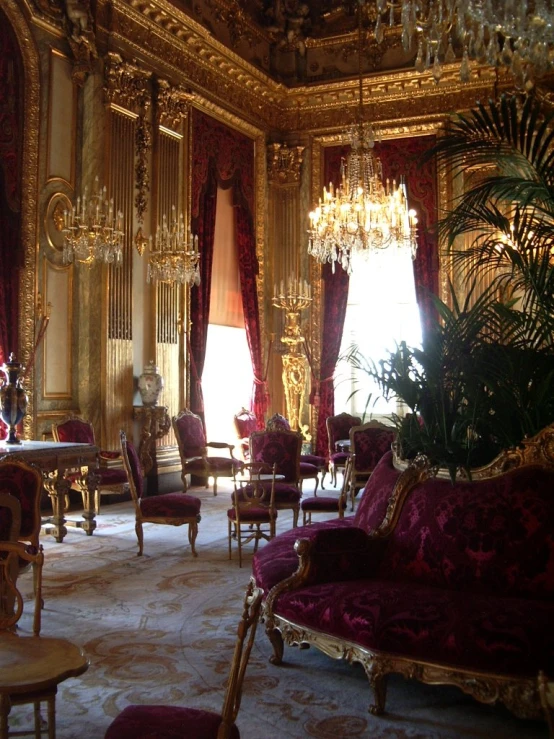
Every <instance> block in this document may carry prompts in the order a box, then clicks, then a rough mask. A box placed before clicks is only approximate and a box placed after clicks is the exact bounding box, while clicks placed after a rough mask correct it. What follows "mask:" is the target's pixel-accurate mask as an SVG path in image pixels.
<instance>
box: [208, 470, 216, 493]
mask: <svg viewBox="0 0 554 739" xmlns="http://www.w3.org/2000/svg"><path fill="white" fill-rule="evenodd" d="M206 487H207V485H206ZM214 495H217V475H214Z"/></svg>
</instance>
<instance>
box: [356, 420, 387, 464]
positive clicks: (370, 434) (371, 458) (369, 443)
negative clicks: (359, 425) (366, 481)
mask: <svg viewBox="0 0 554 739" xmlns="http://www.w3.org/2000/svg"><path fill="white" fill-rule="evenodd" d="M352 433H353V436H354V449H355V452H356V455H355V457H354V467H355V469H356V470H372V469H373V468H374V467H375V465H376V464H377V462H378V461H379V460H380V459H381V457H382V456H383V454H385V453H386V452H389V451H390V448H391V445H392V443H393V441H394V438H395V433H394V431H392V430H391V431H388V430H387V429H381V428H366V429H363V431H355V432H354V431H353V432H352Z"/></svg>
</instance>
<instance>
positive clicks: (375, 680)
mask: <svg viewBox="0 0 554 739" xmlns="http://www.w3.org/2000/svg"><path fill="white" fill-rule="evenodd" d="M387 683H388V675H370V676H369V684H370V685H371V687H372V689H373V694H374V698H375V703H373V704H371V705H370V706H369V712H370V713H372V714H373V715H374V716H380V715H381V714H383V713H384V712H385V702H386V700H387Z"/></svg>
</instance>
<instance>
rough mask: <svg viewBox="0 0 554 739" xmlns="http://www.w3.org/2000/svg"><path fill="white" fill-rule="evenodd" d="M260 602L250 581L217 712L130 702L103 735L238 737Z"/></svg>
mask: <svg viewBox="0 0 554 739" xmlns="http://www.w3.org/2000/svg"><path fill="white" fill-rule="evenodd" d="M261 602H262V591H261V590H260V589H259V588H256V587H255V586H254V584H253V582H252V581H250V583H249V585H248V588H247V590H246V595H245V598H244V607H243V612H242V617H241V619H240V622H239V625H238V629H237V641H236V645H235V652H234V655H233V661H232V662H231V672H230V675H229V680H228V682H227V688H226V691H225V698H224V701H223V709H222V711H221V714H219V713H213V712H212V711H205V710H202V709H199V708H183V707H180V706H148V705H141V706H139V705H131V706H127V708H125V709H124V710H123V711H122V712H121V713H120V714H119V716H117V718H116V719H115V720H114V721H112V723H111V724H110V726H109V727H108V730H107V731H106V734H105V735H104V739H151V737H156V739H174V738H175V737H186V736H188V737H195V738H196V739H200V738H201V739H240V732H239V730H238V728H237V726H236V724H235V721H236V719H237V714H238V712H239V708H240V703H241V698H242V686H243V682H244V675H245V673H246V667H247V665H248V659H249V657H250V652H251V651H252V645H253V644H254V637H255V635H256V628H257V625H258V620H259V616H260V606H261Z"/></svg>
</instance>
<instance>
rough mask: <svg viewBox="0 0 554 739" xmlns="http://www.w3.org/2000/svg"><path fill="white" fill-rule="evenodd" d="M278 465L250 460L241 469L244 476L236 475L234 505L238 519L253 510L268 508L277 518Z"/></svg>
mask: <svg viewBox="0 0 554 739" xmlns="http://www.w3.org/2000/svg"><path fill="white" fill-rule="evenodd" d="M276 472H277V465H275V464H274V465H273V466H271V465H268V464H265V463H264V462H248V463H247V464H245V465H244V467H243V468H242V470H241V473H242V476H241V477H239V478H237V477H235V481H234V488H235V490H234V493H233V507H234V509H235V512H236V516H237V521H239V520H240V519H241V518H246V517H247V516H248V513H249V512H250V511H252V510H256V509H258V510H259V509H260V508H267V510H268V512H269V513H270V514H272V515H273V517H274V518H275V517H276V515H277V512H276V509H275V475H276Z"/></svg>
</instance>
